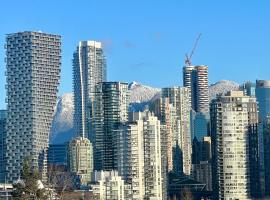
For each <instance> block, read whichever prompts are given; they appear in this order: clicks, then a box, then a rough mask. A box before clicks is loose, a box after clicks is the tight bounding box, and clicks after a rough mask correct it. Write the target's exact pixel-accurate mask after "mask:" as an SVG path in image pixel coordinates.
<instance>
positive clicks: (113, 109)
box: [93, 82, 130, 171]
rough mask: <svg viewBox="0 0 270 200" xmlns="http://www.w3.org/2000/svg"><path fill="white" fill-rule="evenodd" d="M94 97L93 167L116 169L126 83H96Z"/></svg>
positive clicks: (126, 103)
mask: <svg viewBox="0 0 270 200" xmlns="http://www.w3.org/2000/svg"><path fill="white" fill-rule="evenodd" d="M94 96H95V98H94V103H93V105H94V106H93V130H94V133H95V137H94V166H95V167H94V168H95V170H104V171H109V170H117V166H118V163H117V162H118V161H117V156H118V155H117V131H118V130H119V127H120V126H121V125H122V124H123V123H125V122H127V121H128V107H129V96H130V95H129V90H128V84H127V83H121V82H101V83H98V84H97V86H96V89H95V92H94Z"/></svg>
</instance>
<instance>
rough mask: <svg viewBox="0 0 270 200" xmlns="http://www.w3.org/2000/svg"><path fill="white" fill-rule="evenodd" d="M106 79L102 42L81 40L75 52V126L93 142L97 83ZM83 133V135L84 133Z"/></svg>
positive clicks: (78, 133) (77, 131)
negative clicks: (94, 99)
mask: <svg viewBox="0 0 270 200" xmlns="http://www.w3.org/2000/svg"><path fill="white" fill-rule="evenodd" d="M104 81H106V59H105V56H104V52H103V48H102V44H101V43H100V42H96V41H81V42H79V45H78V47H77V50H76V51H75V53H74V54H73V90H74V127H75V131H76V135H80V136H82V137H87V138H88V139H90V141H91V142H93V141H92V140H93V137H94V136H93V134H94V133H93V130H92V118H93V109H92V108H93V95H94V92H95V87H96V85H97V83H99V82H104ZM82 134H83V135H82Z"/></svg>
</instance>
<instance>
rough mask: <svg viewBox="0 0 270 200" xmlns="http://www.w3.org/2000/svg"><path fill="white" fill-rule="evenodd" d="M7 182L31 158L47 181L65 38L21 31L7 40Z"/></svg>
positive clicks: (17, 174) (10, 180)
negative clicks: (51, 128) (49, 149)
mask: <svg viewBox="0 0 270 200" xmlns="http://www.w3.org/2000/svg"><path fill="white" fill-rule="evenodd" d="M5 48H6V66H7V71H6V76H7V85H6V87H7V125H6V128H7V129H6V131H7V139H6V142H7V154H6V155H7V165H6V171H7V180H8V181H9V182H12V181H14V180H17V179H18V178H19V177H20V173H21V170H22V163H23V160H24V159H25V157H27V156H30V157H31V160H32V165H33V166H34V167H36V168H37V169H38V170H39V171H40V172H43V178H45V175H46V168H47V148H48V142H49V133H50V127H51V123H52V116H53V112H54V107H55V104H56V99H57V96H56V95H57V91H58V85H59V78H60V65H61V37H60V36H59V35H52V34H47V33H42V32H30V31H26V32H19V33H14V34H8V35H7V37H6V45H5Z"/></svg>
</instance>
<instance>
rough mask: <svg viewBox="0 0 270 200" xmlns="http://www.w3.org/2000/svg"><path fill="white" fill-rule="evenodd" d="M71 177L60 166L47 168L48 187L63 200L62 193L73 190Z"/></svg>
mask: <svg viewBox="0 0 270 200" xmlns="http://www.w3.org/2000/svg"><path fill="white" fill-rule="evenodd" d="M72 180H73V177H72V175H71V174H70V173H69V172H67V171H66V170H65V169H64V168H63V167H62V166H57V165H50V166H49V167H48V186H49V187H50V188H52V189H53V190H54V191H55V192H56V193H57V195H58V197H59V199H60V200H62V199H63V193H64V191H66V190H71V189H72V188H73V181H72Z"/></svg>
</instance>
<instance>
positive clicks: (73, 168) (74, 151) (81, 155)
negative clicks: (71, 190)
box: [68, 137, 93, 186]
mask: <svg viewBox="0 0 270 200" xmlns="http://www.w3.org/2000/svg"><path fill="white" fill-rule="evenodd" d="M68 167H69V171H70V172H72V173H74V174H76V175H77V176H78V177H79V180H80V185H83V186H86V185H87V184H88V183H89V182H90V181H91V176H92V173H93V147H92V143H91V142H90V140H89V139H87V138H83V137H76V138H74V139H72V140H71V141H70V142H69V146H68Z"/></svg>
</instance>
